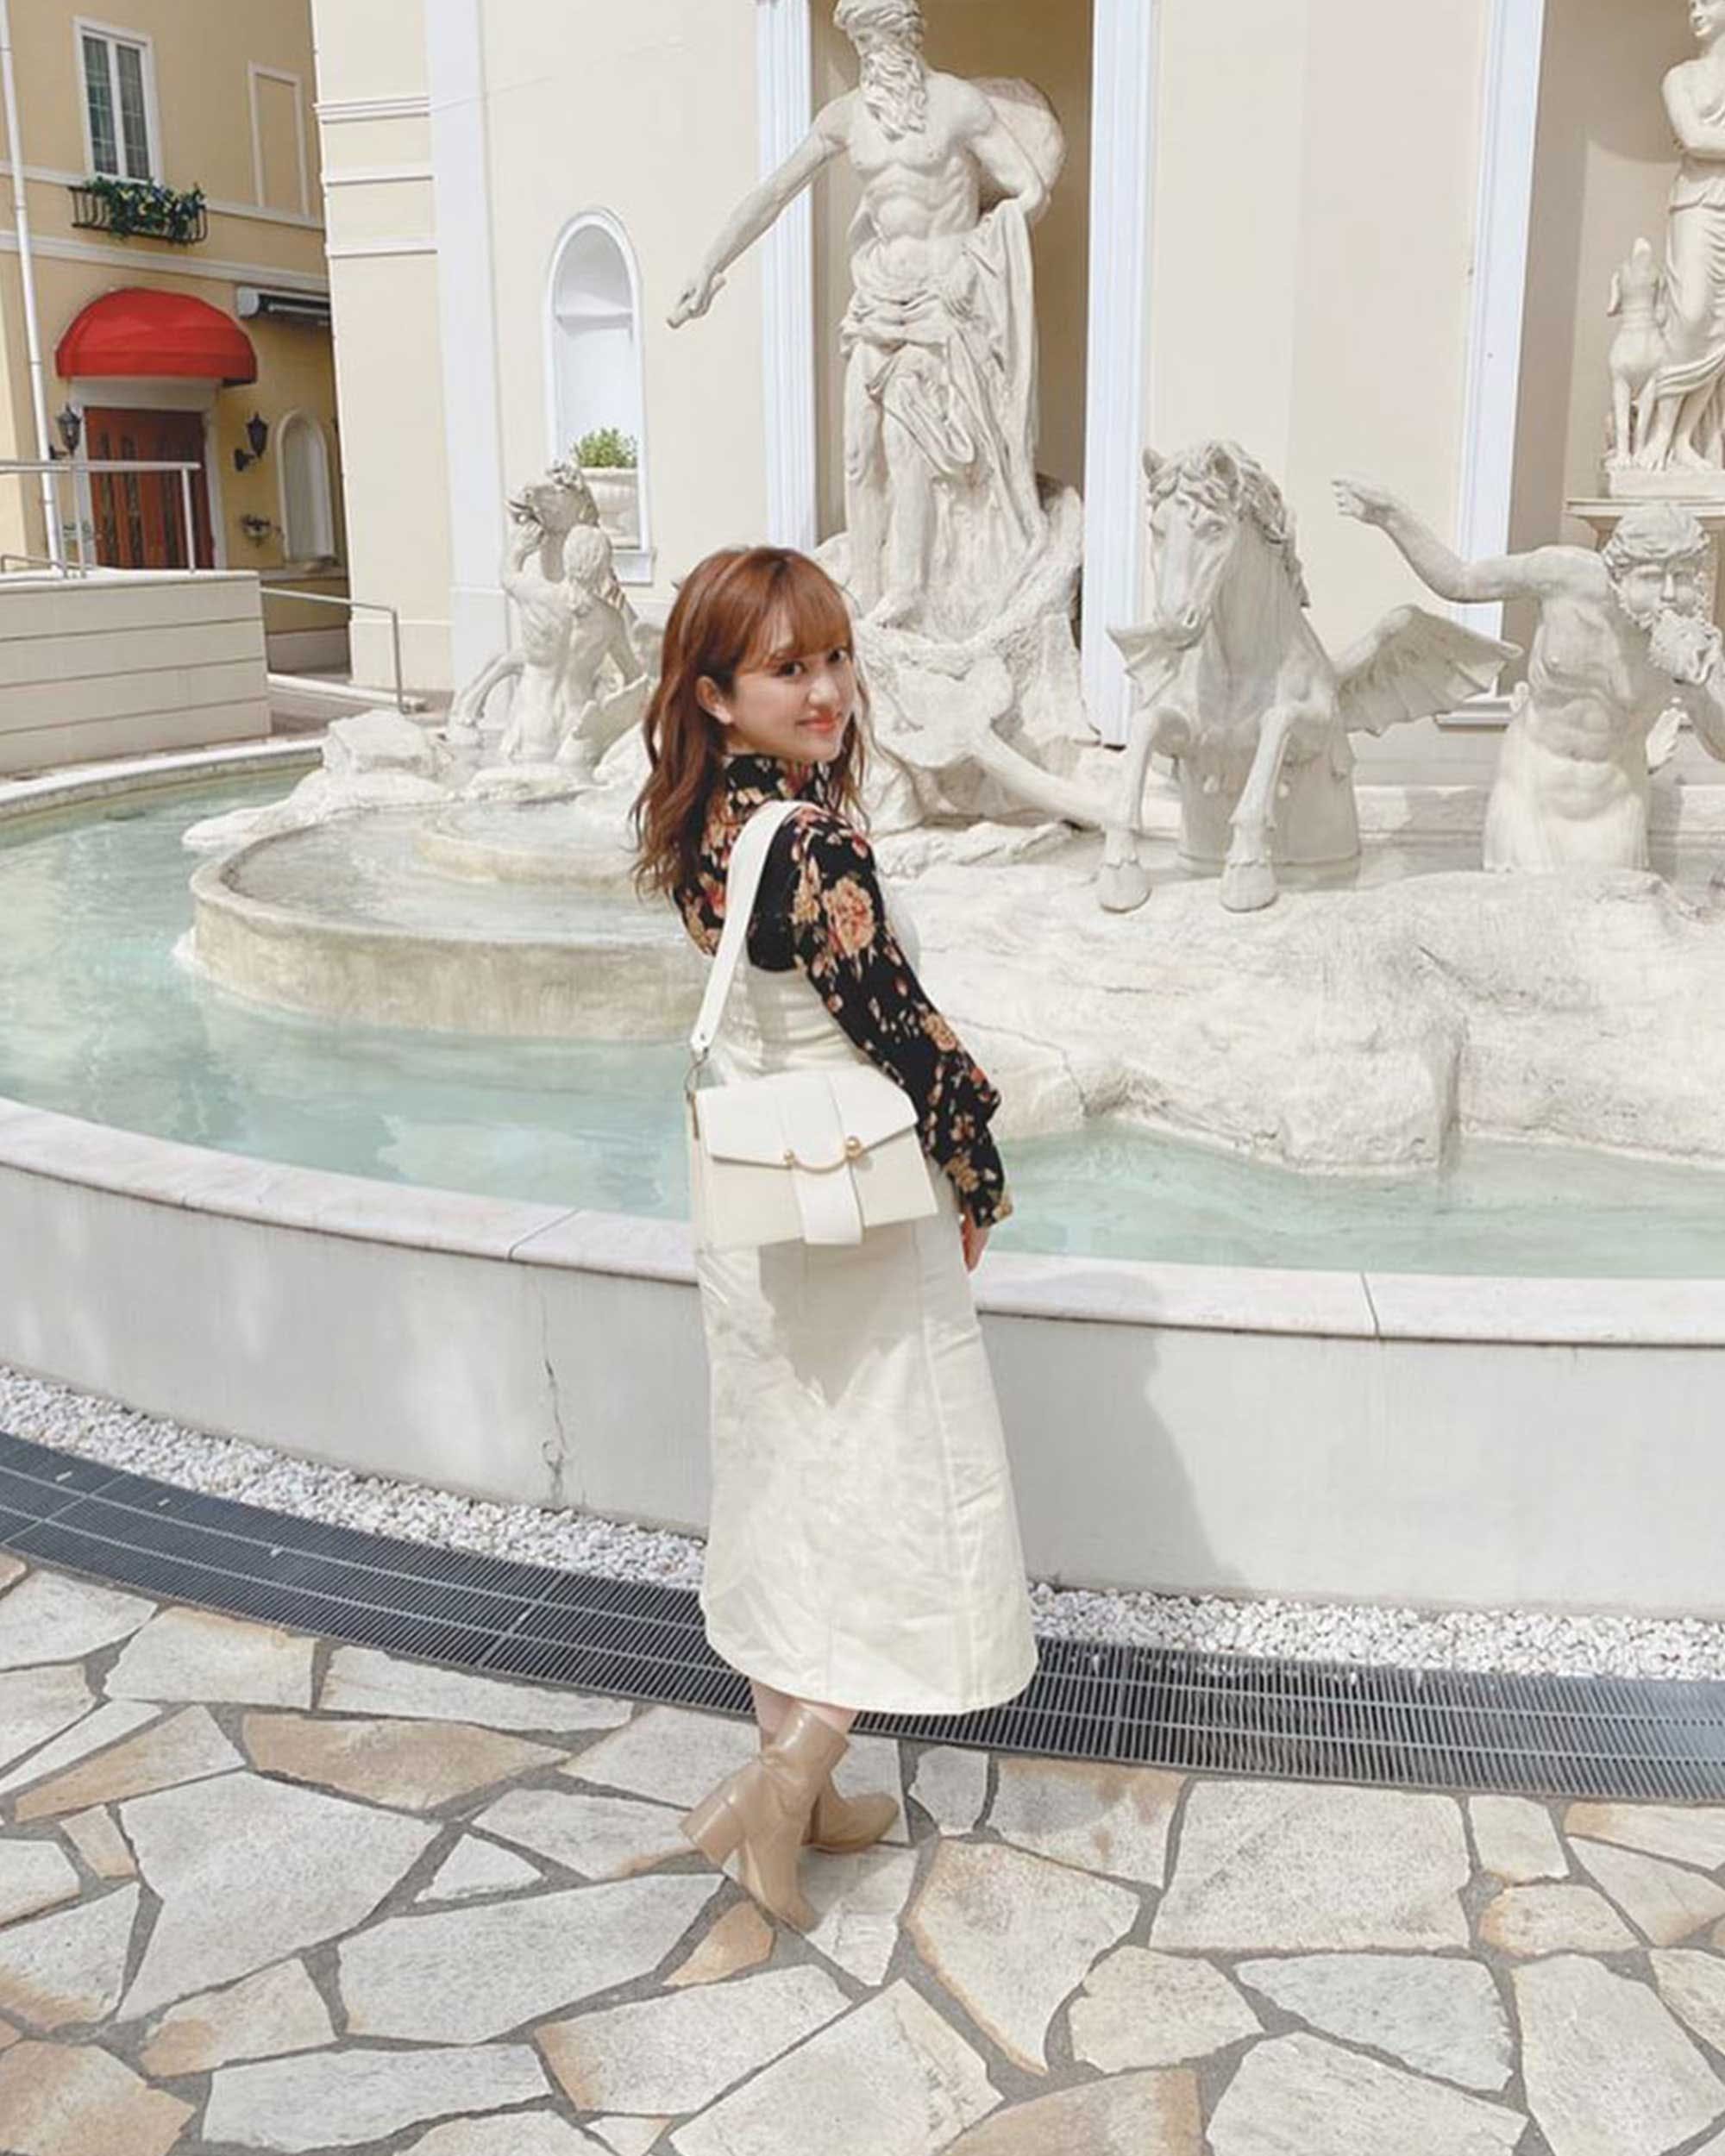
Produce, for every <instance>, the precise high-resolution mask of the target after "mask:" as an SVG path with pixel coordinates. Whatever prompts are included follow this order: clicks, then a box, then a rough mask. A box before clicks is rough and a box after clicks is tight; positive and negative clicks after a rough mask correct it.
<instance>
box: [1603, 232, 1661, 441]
mask: <svg viewBox="0 0 1725 2156" xmlns="http://www.w3.org/2000/svg"><path fill="white" fill-rule="evenodd" d="M1607 312H1608V313H1609V314H1610V315H1611V316H1612V317H1614V318H1615V320H1616V321H1617V323H1618V325H1619V327H1618V330H1617V334H1616V335H1615V337H1614V338H1613V339H1612V341H1611V445H1610V448H1609V450H1608V451H1607V453H1606V460H1605V461H1606V467H1607V468H1608V470H1611V471H1626V470H1628V469H1629V468H1630V467H1632V466H1633V465H1634V463H1635V461H1636V459H1637V458H1638V457H1639V456H1640V452H1641V449H1642V448H1643V446H1644V444H1645V443H1646V442H1647V432H1648V425H1649V422H1650V421H1651V419H1652V417H1653V395H1652V392H1651V387H1650V385H1652V383H1653V379H1654V377H1655V376H1656V375H1657V374H1658V373H1659V368H1660V367H1661V365H1662V364H1663V362H1664V360H1665V273H1664V271H1663V270H1661V269H1660V267H1659V262H1658V260H1657V259H1656V258H1655V256H1654V254H1653V249H1652V248H1650V247H1649V246H1648V244H1647V241H1645V240H1637V241H1636V242H1635V244H1634V247H1633V248H1630V250H1629V259H1628V261H1626V262H1624V263H1623V264H1622V266H1620V267H1619V268H1618V269H1616V270H1615V271H1614V272H1613V273H1612V278H1611V304H1610V306H1609V309H1608V310H1607Z"/></svg>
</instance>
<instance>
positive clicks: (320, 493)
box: [277, 411, 336, 561]
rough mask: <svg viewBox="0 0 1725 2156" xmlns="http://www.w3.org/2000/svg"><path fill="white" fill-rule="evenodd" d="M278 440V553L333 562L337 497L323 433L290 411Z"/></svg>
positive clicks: (299, 413) (301, 414)
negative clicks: (279, 485) (279, 501)
mask: <svg viewBox="0 0 1725 2156" xmlns="http://www.w3.org/2000/svg"><path fill="white" fill-rule="evenodd" d="M277 440H278V442H279V448H278V451H277V454H278V455H279V458H280V460H281V461H280V466H279V469H280V473H281V542H282V552H283V553H284V554H285V555H286V557H287V559H288V560H289V561H320V560H321V561H334V559H335V557H336V512H335V498H334V494H333V491H332V489H331V487H330V484H329V448H328V445H327V444H326V443H325V442H324V439H323V428H322V427H320V426H319V425H318V423H317V421H316V420H315V419H314V418H312V417H311V415H310V413H308V412H303V411H291V412H290V413H289V414H288V415H287V417H286V418H285V419H284V420H283V421H282V423H281V432H280V434H279V436H278V437H277Z"/></svg>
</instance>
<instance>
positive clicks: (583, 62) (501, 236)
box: [484, 0, 767, 603]
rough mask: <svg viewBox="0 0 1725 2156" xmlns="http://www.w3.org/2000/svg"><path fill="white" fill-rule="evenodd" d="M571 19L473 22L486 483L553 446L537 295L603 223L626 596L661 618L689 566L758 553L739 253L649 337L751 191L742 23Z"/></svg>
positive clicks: (641, 10) (678, 2)
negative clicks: (490, 381) (633, 349)
mask: <svg viewBox="0 0 1725 2156" xmlns="http://www.w3.org/2000/svg"><path fill="white" fill-rule="evenodd" d="M578 12H579V19H580V20H579V30H578V31H577V29H576V28H575V27H574V24H573V23H572V22H570V20H569V18H568V16H566V15H565V14H563V13H561V11H560V10H557V9H549V10H548V9H545V8H544V7H543V6H521V5H497V4H491V5H488V6H487V7H486V9H485V17H484V20H485V39H486V44H485V66H486V85H487V94H488V101H489V103H488V110H489V115H490V117H491V121H492V127H491V131H490V138H489V145H488V148H489V175H490V181H491V188H492V244H493V271H494V294H495V304H496V309H497V323H498V368H499V373H498V386H499V398H500V402H501V411H502V453H503V465H504V472H505V479H506V481H507V483H508V485H509V486H510V487H511V490H512V489H514V488H515V487H517V486H520V485H521V484H522V483H523V482H524V481H525V480H527V479H530V478H532V477H533V476H534V475H535V474H536V473H538V472H540V471H541V470H543V467H544V466H545V465H546V463H547V462H548V461H549V459H550V457H551V455H552V454H553V453H554V451H555V454H564V453H565V452H566V451H567V449H568V446H569V445H568V443H566V442H555V440H554V438H553V428H552V414H551V399H550V395H549V381H548V359H549V344H548V329H547V310H548V304H549V279H550V276H551V271H552V265H553V261H554V260H555V254H556V250H557V245H558V241H559V240H560V238H561V235H562V234H563V232H564V230H565V229H566V228H567V227H568V224H569V223H570V222H571V221H572V220H573V219H574V218H575V217H577V216H580V215H581V214H582V213H584V212H586V211H590V210H604V211H608V212H609V213H610V214H611V216H612V217H613V218H614V219H615V220H616V221H617V222H618V224H619V225H620V226H621V228H622V229H623V231H624V234H625V235H626V236H627V240H628V242H629V248H630V252H631V253H632V254H633V257H634V260H635V265H636V267H637V272H638V276H639V282H640V291H641V310H640V331H641V353H642V360H643V373H644V385H643V404H644V440H643V445H642V446H643V458H644V467H643V470H644V479H645V484H646V488H647V492H648V505H647V506H648V522H649V534H650V536H651V539H652V542H653V548H654V554H655V561H654V566H653V576H652V581H651V583H650V585H649V586H646V587H645V589H644V592H643V593H642V596H643V597H644V598H645V599H647V600H649V602H650V601H655V600H656V601H660V602H662V603H668V601H669V599H670V598H671V597H672V594H673V591H674V580H676V579H678V578H681V576H683V575H685V574H686V573H687V571H688V570H689V569H690V568H691V567H693V565H694V564H695V562H696V561H699V559H700V558H701V556H702V555H705V554H706V553H708V552H710V551H711V550H712V548H715V547H718V546H723V545H726V544H729V543H731V542H737V541H748V540H752V539H756V538H758V537H759V536H760V534H761V531H762V526H763V524H764V522H765V517H766V509H767V496H766V473H765V463H764V456H763V450H762V429H763V425H764V417H763V404H762V290H761V271H760V259H759V254H758V252H757V253H756V254H750V256H748V257H746V258H745V259H744V260H743V261H742V262H739V263H738V264H737V266H735V267H734V268H733V269H732V270H731V273H729V275H728V276H727V278H726V280H725V285H724V290H723V291H721V292H720V293H719V295H718V298H717V299H716V301H715V302H714V304H713V306H712V311H711V312H710V313H709V314H708V315H707V316H706V317H705V318H704V319H703V320H701V321H699V322H695V323H689V324H687V326H686V327H685V328H683V329H680V330H676V331H673V330H671V329H668V327H667V326H666V320H665V317H666V316H667V315H668V312H669V311H670V309H671V307H672V305H673V304H674V302H675V300H676V298H677V295H678V293H679V291H681V289H682V286H683V285H684V283H685V282H686V281H687V279H688V278H690V277H691V276H692V275H693V273H694V271H695V268H696V266H697V264H698V263H699V260H700V258H701V256H702V255H703V254H705V252H706V248H708V246H709V245H710V244H711V242H712V238H713V236H714V235H715V233H716V232H717V230H718V226H719V223H720V222H721V221H722V220H723V218H724V216H725V215H726V214H727V213H728V211H729V210H730V209H731V205H732V204H734V203H736V202H737V201H738V200H739V199H740V198H741V197H743V195H744V194H745V193H747V191H749V189H750V187H752V186H753V185H754V184H755V181H756V177H757V169H756V168H757V154H756V125H757V121H756V80H755V22H754V14H755V9H754V4H753V0H750V4H749V5H747V6H732V5H724V6H708V5H698V6H691V5H689V4H688V0H630V3H629V5H628V6H627V7H626V8H609V7H606V8H598V7H584V8H582V9H580V10H579V11H578Z"/></svg>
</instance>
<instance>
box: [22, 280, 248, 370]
mask: <svg viewBox="0 0 1725 2156" xmlns="http://www.w3.org/2000/svg"><path fill="white" fill-rule="evenodd" d="M54 366H55V367H56V368H57V369H58V370H59V372H60V376H61V378H62V379H65V380H70V379H71V378H72V376H74V375H80V374H81V375H99V374H172V375H178V376H179V378H180V379H191V380H194V381H200V382H212V381H213V382H254V381H256V379H258V355H257V354H256V353H255V352H254V350H253V349H252V341H251V339H250V338H249V337H248V335H246V333H245V331H244V330H243V329H242V328H241V327H240V325H239V323H237V322H235V320H234V319H233V317H231V316H229V315H224V314H223V312H222V310H221V309H220V308H219V307H212V306H210V304H209V303H208V302H207V301H206V300H202V299H193V298H191V297H190V296H189V295H188V294H187V293H185V292H161V291H148V290H147V289H146V288H145V287H144V286H142V285H134V286H132V287H130V288H129V290H127V291H117V292H105V293H103V297H102V298H100V299H92V300H91V303H90V304H89V305H88V306H87V307H86V308H85V310H84V312H83V313H82V314H81V315H79V316H78V319H77V321H76V322H74V323H72V327H71V329H68V330H67V331H66V335H64V336H63V337H62V338H61V339H60V343H59V344H58V346H57V347H56V348H55V350H54Z"/></svg>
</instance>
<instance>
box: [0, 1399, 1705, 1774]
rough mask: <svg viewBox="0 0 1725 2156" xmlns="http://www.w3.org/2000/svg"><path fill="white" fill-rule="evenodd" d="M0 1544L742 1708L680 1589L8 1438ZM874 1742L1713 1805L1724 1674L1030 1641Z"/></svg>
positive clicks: (300, 1621)
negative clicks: (1415, 1663) (974, 1697)
mask: <svg viewBox="0 0 1725 2156" xmlns="http://www.w3.org/2000/svg"><path fill="white" fill-rule="evenodd" d="M0 1548H6V1549H10V1550H13V1551H16V1552H17V1554H18V1555H19V1556H20V1557H34V1558H38V1559H40V1560H41V1562H43V1563H44V1564H54V1565H63V1566H65V1567H66V1569H67V1570H72V1571H76V1572H85V1573H89V1574H92V1575H94V1576H97V1578H100V1579H103V1580H108V1581H112V1582H115V1583H117V1584H119V1585H121V1586H124V1587H131V1588H135V1589H139V1590H140V1591H141V1592H142V1593H144V1594H147V1595H155V1596H158V1597H160V1599H162V1600H164V1601H180V1602H194V1603H199V1604H202V1605H203V1606H204V1607H205V1608H210V1609H217V1610H223V1611H226V1612H228V1613H229V1614H232V1615H235V1616H239V1617H249V1618H253V1619H255V1620H259V1621H260V1622H262V1623H267V1624H275V1625H288V1626H294V1627H296V1628H298V1630H300V1631H304V1632H315V1633H323V1634H324V1635H326V1636H327V1637H329V1638H330V1639H341V1640H350V1641H354V1642H357V1643H359V1644H361V1645H367V1646H375V1647H383V1648H387V1649H389V1650H391V1651H394V1652H396V1653H399V1654H408V1655H417V1656H420V1657H423V1658H425V1659H427V1660H430V1661H434V1662H444V1663H451V1664H456V1665H457V1666H460V1667H462V1668H467V1669H474V1670H486V1671H487V1672H489V1673H491V1674H493V1675H497V1676H509V1677H529V1678H538V1679H541V1680H543V1681H544V1682H546V1683H555V1684H567V1685H573V1686H575V1687H578V1688H580V1689H582V1690H584V1691H594V1692H608V1693H612V1694H615V1695H619V1696H621V1697H624V1698H627V1699H639V1700H657V1701H664V1702H671V1703H674V1704H675V1705H677V1706H680V1707H694V1708H708V1709H711V1710H713V1711H716V1712H718V1713H721V1714H744V1713H747V1712H748V1708H749V1695H748V1687H747V1685H746V1683H744V1682H743V1679H742V1678H740V1677H737V1675H736V1673H735V1672H734V1671H733V1670H730V1669H729V1668H727V1667H726V1666H725V1664H723V1663H721V1662H720V1661H719V1660H718V1658H717V1657H716V1656H714V1654H713V1653H712V1651H711V1649H710V1648H709V1647H708V1646H707V1644H706V1638H705V1635H704V1633H703V1631H702V1626H701V1615H700V1609H699V1604H698V1603H697V1601H696V1599H695V1596H694V1595H693V1593H692V1592H690V1591H688V1590H687V1589H676V1588H668V1587H658V1586H655V1585H652V1584H651V1583H632V1582H627V1581H620V1580H606V1579H598V1578H593V1577H589V1576H584V1575H580V1574H576V1573H568V1572H560V1571H557V1570H554V1569H553V1568H551V1567H549V1566H547V1565H538V1564H517V1563H516V1562H515V1561H514V1560H512V1559H510V1558H505V1557H480V1556H475V1555H474V1554H472V1553H470V1552H469V1551H462V1550H446V1549H439V1548H435V1547H431V1546H429V1545H425V1544H423V1543H417V1542H402V1541H398V1540H396V1539H393V1538H392V1537H390V1536H386V1535H373V1534H364V1533H361V1532H356V1531H355V1530H354V1529H353V1528H350V1527H340V1526H326V1525H323V1524H322V1523H320V1522H318V1521H317V1520H299V1519H296V1518H294V1517H293V1516H292V1515H291V1514H285V1513H276V1512H268V1511H266V1510H265V1509H264V1508H263V1507H260V1506H256V1505H243V1504H237V1503H235V1502H234V1501H232V1500H231V1499H228V1498H222V1497H206V1496H203V1495H199V1494H198V1493H197V1492H195V1491H191V1490H184V1489H177V1488H175V1487H174V1486H173V1484H171V1483H167V1482H154V1481H152V1480H151V1479H150V1478H149V1477H147V1476H140V1475H128V1474H124V1473H122V1472H120V1471H118V1470H116V1469H114V1468H111V1467H106V1466H103V1465H102V1464H101V1463H98V1462H96V1461H91V1460H84V1459H79V1458H78V1457H74V1456H72V1455H70V1454H67V1453H64V1452H57V1451H53V1450H51V1449H50V1448H49V1447H47V1446H45V1445H33V1444H30V1443H28V1442H27V1441H25V1440H24V1439H22V1438H13V1437H9V1436H7V1435H5V1434H4V1433H3V1432H0ZM858 1727H859V1728H861V1729H862V1730H865V1731H868V1732H870V1733H875V1734H878V1735H881V1736H890V1737H908V1738H917V1739H938V1741H939V1742H941V1743H943V1744H957V1745H984V1746H987V1747H988V1749H990V1750H992V1751H997V1752H1029V1753H1035V1754H1038V1755H1040V1756H1043V1757H1046V1758H1070V1759H1101V1760H1113V1761H1118V1762H1120V1763H1122V1764H1131V1765H1134V1766H1157V1767H1170V1768H1176V1769H1188V1770H1192V1771H1199V1772H1210V1773H1217V1774H1232V1775H1251V1776H1263V1777H1289V1778H1293V1779H1297V1780H1301V1781H1313V1782H1352V1783H1371V1784H1378V1785H1383V1786H1392V1787H1398V1788H1409V1787H1412V1788H1424V1789H1503V1790H1517V1791H1522V1792H1525V1793H1527V1794H1528V1795H1534V1796H1588V1797H1619V1798H1626V1799H1634V1798H1640V1799H1662V1800H1665V1801H1676V1802H1696V1801H1703V1800H1712V1801H1714V1802H1719V1801H1722V1800H1725V1684H1693V1683H1665V1682H1651V1681H1628V1680H1624V1679H1618V1678H1603V1677H1602V1678H1586V1677H1508V1676H1490V1675H1477V1674H1472V1673H1470V1672H1466V1671H1461V1670H1393V1669H1374V1668H1367V1667H1363V1666H1356V1665H1353V1664H1339V1663H1338V1664H1317V1663H1303V1662H1273V1661H1267V1660H1260V1659H1258V1658H1255V1657H1251V1656H1245V1655H1220V1654H1195V1653H1188V1652H1182V1651H1178V1650H1176V1649H1173V1648H1151V1647H1128V1646H1088V1645H1082V1644H1079V1643H1076V1642H1072V1641H1067V1640H1044V1642H1043V1645H1042V1655H1041V1663H1040V1666H1039V1668H1038V1670H1037V1674H1036V1676H1035V1677H1034V1678H1033V1679H1032V1682H1031V1683H1030V1684H1029V1685H1028V1686H1027V1687H1026V1689H1025V1691H1023V1692H1022V1693H1021V1694H1020V1695H1019V1697H1018V1698H1017V1699H1016V1700H1014V1701H1013V1702H1010V1703H1009V1704H1008V1705H1007V1706H1004V1707H997V1708H989V1709H988V1711H986V1712H984V1713H981V1714H965V1715H959V1716H944V1715H893V1714H869V1715H866V1716H864V1717H863V1718H862V1721H861V1722H860V1723H859V1725H858Z"/></svg>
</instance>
